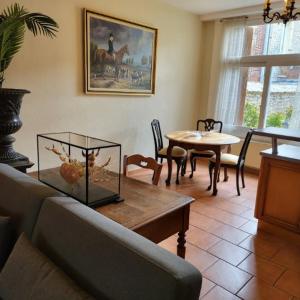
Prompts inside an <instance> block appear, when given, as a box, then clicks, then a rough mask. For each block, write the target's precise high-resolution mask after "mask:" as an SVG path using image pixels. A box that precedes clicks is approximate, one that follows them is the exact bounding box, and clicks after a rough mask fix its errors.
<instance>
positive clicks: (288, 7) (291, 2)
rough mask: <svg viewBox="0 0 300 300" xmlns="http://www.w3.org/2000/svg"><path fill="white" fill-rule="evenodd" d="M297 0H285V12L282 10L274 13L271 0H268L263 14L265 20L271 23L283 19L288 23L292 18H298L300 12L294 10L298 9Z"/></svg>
mask: <svg viewBox="0 0 300 300" xmlns="http://www.w3.org/2000/svg"><path fill="white" fill-rule="evenodd" d="M295 2H296V1H295V0H284V3H285V5H284V6H285V9H284V12H283V13H282V14H281V13H280V12H274V13H273V14H272V13H270V12H271V10H272V8H271V0H266V1H265V7H264V14H263V17H264V22H265V23H271V22H272V21H273V20H282V21H283V23H284V24H286V23H287V22H288V21H290V20H296V19H297V18H298V17H299V16H300V12H297V13H296V12H294V10H295V9H296V7H295Z"/></svg>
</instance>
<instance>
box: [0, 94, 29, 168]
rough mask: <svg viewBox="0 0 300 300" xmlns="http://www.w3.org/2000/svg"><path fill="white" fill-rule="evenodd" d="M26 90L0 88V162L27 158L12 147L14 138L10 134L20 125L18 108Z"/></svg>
mask: <svg viewBox="0 0 300 300" xmlns="http://www.w3.org/2000/svg"><path fill="white" fill-rule="evenodd" d="M27 93H30V92H29V91H27V90H19V89H4V88H0V163H11V162H16V161H20V160H28V158H27V157H25V156H24V155H22V154H20V153H17V152H16V151H15V150H14V148H13V145H12V144H13V142H14V141H15V140H16V139H15V138H14V137H13V136H12V134H14V133H16V132H17V131H18V130H19V129H20V128H21V127H22V121H21V120H20V117H19V115H20V109H21V104H22V99H23V96H24V95H25V94H27Z"/></svg>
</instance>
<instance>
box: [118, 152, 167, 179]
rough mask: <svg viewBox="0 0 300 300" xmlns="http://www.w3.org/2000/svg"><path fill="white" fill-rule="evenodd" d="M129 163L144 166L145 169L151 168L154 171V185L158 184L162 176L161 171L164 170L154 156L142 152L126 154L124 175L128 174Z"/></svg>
mask: <svg viewBox="0 0 300 300" xmlns="http://www.w3.org/2000/svg"><path fill="white" fill-rule="evenodd" d="M129 165H136V166H138V167H141V168H144V169H150V170H153V171H154V174H153V177H152V183H153V184H154V185H157V184H158V182H159V178H160V173H161V170H162V165H161V164H159V163H158V162H156V161H155V159H154V158H152V157H144V156H142V155H140V154H134V155H131V156H127V155H125V156H124V160H123V174H124V176H127V166H129Z"/></svg>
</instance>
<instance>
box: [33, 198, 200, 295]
mask: <svg viewBox="0 0 300 300" xmlns="http://www.w3.org/2000/svg"><path fill="white" fill-rule="evenodd" d="M33 243H34V244H35V245H36V246H37V247H38V248H39V249H41V251H42V252H43V253H46V254H47V255H48V256H49V257H50V258H51V259H52V260H53V261H54V262H55V264H57V265H58V266H60V267H61V268H62V269H63V270H64V271H65V272H66V273H67V274H68V275H69V276H70V277H71V278H72V279H74V280H75V281H76V282H79V283H80V285H81V286H82V287H83V288H84V289H85V290H87V291H88V292H89V293H90V294H92V295H93V296H94V297H95V298H97V299H98V298H101V297H106V298H107V299H116V300H117V299H120V300H121V299H122V300H129V299H130V300H140V299H143V300H171V299H172V300H177V299H178V300H179V299H180V300H183V299H185V300H196V299H197V300H198V298H199V293H200V288H201V274H200V273H199V271H198V270H197V269H195V268H194V267H193V266H192V265H190V264H189V263H187V262H185V261H184V260H183V259H181V258H179V257H177V256H175V255H173V254H171V253H169V252H168V251H166V250H164V249H162V248H160V247H159V246H157V245H155V244H154V243H152V242H151V241H149V240H146V239H145V238H143V237H141V236H140V235H138V234H136V233H134V232H132V231H130V230H128V229H126V228H125V227H123V226H121V225H119V224H117V223H115V222H113V221H112V220H110V219H107V218H106V217H104V216H102V215H101V214H99V213H97V212H96V211H94V210H92V209H90V208H88V207H86V206H84V205H82V204H80V203H78V202H77V201H75V200H73V199H71V198H48V199H46V201H45V202H44V204H43V207H42V209H41V211H40V215H39V218H38V221H37V224H36V227H35V230H34V234H33Z"/></svg>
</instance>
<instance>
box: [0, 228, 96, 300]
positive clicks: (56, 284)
mask: <svg viewBox="0 0 300 300" xmlns="http://www.w3.org/2000/svg"><path fill="white" fill-rule="evenodd" d="M0 298H1V299H6V300H18V299H23V300H29V299H32V300H38V299H43V300H50V299H51V300H56V299H57V300H58V299H60V300H63V299H66V300H67V299H73V300H92V299H94V298H93V297H91V296H90V295H88V294H87V293H86V292H85V291H83V290H82V289H81V288H80V287H79V286H77V285H76V284H75V282H74V281H72V280H71V279H70V278H69V277H68V276H67V275H66V274H65V273H64V272H63V271H61V270H60V269H59V268H58V267H56V266H55V265H54V264H53V263H52V261H50V260H49V259H48V257H46V256H45V255H44V254H43V253H42V252H40V251H39V250H38V249H37V248H35V247H34V246H33V245H32V244H31V242H30V241H29V240H28V239H27V238H26V236H25V234H24V233H22V234H21V236H20V238H19V239H18V241H17V243H16V244H15V247H14V249H13V251H12V253H11V255H10V256H9V258H8V260H7V262H6V264H5V266H4V268H3V270H2V272H1V274H0ZM99 299H100V298H99Z"/></svg>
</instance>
